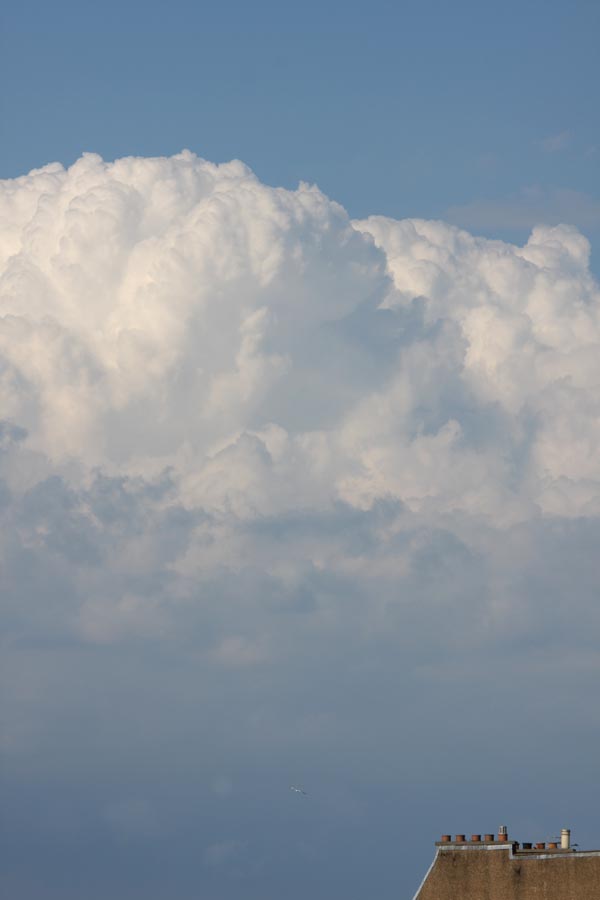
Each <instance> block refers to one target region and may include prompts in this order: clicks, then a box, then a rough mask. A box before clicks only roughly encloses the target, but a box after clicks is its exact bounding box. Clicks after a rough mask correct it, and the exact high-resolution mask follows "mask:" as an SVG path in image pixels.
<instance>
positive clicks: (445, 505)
mask: <svg viewBox="0 0 600 900" xmlns="http://www.w3.org/2000/svg"><path fill="white" fill-rule="evenodd" d="M588 259H589V245H588V242H587V240H586V239H585V237H584V236H583V235H581V234H580V233H579V232H578V231H577V230H576V229H574V228H571V227H569V226H566V225H564V226H557V227H554V228H545V227H544V228H542V227H539V228H536V229H534V231H533V233H532V235H531V238H530V240H529V241H528V243H527V244H526V245H525V246H524V247H515V246H512V245H508V244H505V243H502V242H500V241H489V240H484V239H480V238H477V237H473V236H472V235H470V234H468V233H466V232H464V231H461V230H459V229H457V228H454V227H452V226H450V225H446V224H444V223H441V222H426V221H421V220H405V221H394V220H390V219H384V218H381V217H372V218H370V219H368V220H365V221H361V222H352V221H350V220H349V219H348V217H347V215H346V213H345V211H344V210H343V209H342V208H341V207H340V206H339V205H338V204H336V203H333V202H332V201H330V200H329V199H328V198H327V197H325V196H324V195H323V194H322V193H321V192H320V191H319V190H318V189H316V188H314V187H310V186H306V185H301V186H300V187H299V189H298V190H297V191H294V192H290V191H285V190H282V189H274V188H271V187H268V186H266V185H263V184H261V183H260V182H259V181H258V180H257V179H256V177H255V176H254V175H253V174H252V173H251V172H250V171H249V170H248V169H247V168H246V167H245V166H243V165H242V164H241V163H238V162H233V163H229V164H226V165H221V166H216V165H213V164H211V163H208V162H206V161H204V160H201V159H198V158H197V157H195V156H194V155H193V154H191V153H187V152H184V153H182V154H180V155H178V156H176V157H173V158H172V159H122V160H117V161H116V162H115V163H111V164H107V163H104V162H103V161H102V160H101V159H100V158H99V157H97V156H94V155H86V156H84V157H83V158H82V159H81V160H79V161H78V162H77V163H76V164H75V165H74V166H72V167H71V168H70V169H69V170H64V169H63V168H62V167H61V166H58V165H52V166H48V167H46V168H45V169H42V170H38V171H35V172H32V173H30V174H29V175H27V176H23V177H22V178H19V179H15V180H13V181H7V182H2V183H0V304H1V306H0V316H1V318H0V411H1V415H0V418H1V419H2V425H1V426H0V478H1V481H0V516H1V517H2V531H1V537H0V562H1V566H2V568H1V575H0V579H1V580H0V587H1V597H2V619H3V631H4V635H5V638H4V644H3V667H4V670H5V678H4V679H3V684H4V687H3V697H2V715H3V725H2V736H1V743H2V751H3V756H4V767H3V771H4V773H5V776H6V778H7V782H8V783H9V784H10V785H11V786H10V787H7V789H6V797H7V807H8V810H9V814H8V817H7V819H6V826H5V836H4V840H5V843H7V845H8V846H10V847H11V848H12V850H11V859H12V863H11V866H12V868H11V867H10V866H9V869H10V871H9V876H8V877H9V884H10V886H11V889H12V891H13V894H12V896H14V897H15V898H16V897H23V898H25V897H31V898H34V897H35V898H37V897H40V898H41V897H44V900H46V898H48V897H54V896H56V897H58V896H60V897H61V898H62V900H67V898H71V897H73V898H75V897H77V898H79V897H81V896H85V897H86V898H89V900H93V898H94V897H96V896H97V897H98V898H100V897H102V898H106V897H107V896H115V897H118V898H123V900H126V898H127V900H128V898H134V897H138V896H142V895H143V896H144V897H146V898H152V897H156V898H164V897H165V896H167V895H168V896H169V897H171V898H172V900H179V898H180V900H185V898H188V897H195V896H211V897H215V898H229V897H231V898H233V897H239V896H240V895H242V894H243V896H245V897H255V896H256V897H261V898H263V900H265V898H269V897H276V896H281V895H282V891H283V892H284V893H285V896H286V897H289V898H294V897H301V896H306V895H307V893H308V894H310V895H311V896H314V897H327V898H332V897H337V896H340V897H342V896H343V897H359V896H364V893H365V890H367V889H368V890H367V892H368V893H369V892H370V893H371V894H373V890H374V887H373V886H376V887H377V890H378V893H379V895H380V896H382V897H385V896H392V895H393V896H398V892H400V894H401V895H402V896H410V895H411V890H412V889H415V888H416V886H417V884H418V882H419V880H420V877H421V876H422V874H423V871H424V870H423V865H424V864H425V860H426V859H427V858H428V856H429V852H430V841H431V840H432V839H433V838H434V837H435V835H436V834H437V831H438V830H439V831H441V830H452V828H454V824H453V823H455V822H456V828H455V830H458V831H468V829H469V827H470V826H471V823H472V830H474V831H485V830H493V828H494V827H495V826H496V825H497V824H498V822H496V821H495V819H494V821H492V822H489V820H488V818H486V820H485V822H483V821H482V820H481V817H483V816H486V817H489V816H490V815H494V816H495V817H496V818H497V819H498V821H500V819H509V821H510V822H511V823H513V822H514V823H515V824H516V825H518V824H519V823H522V825H523V827H525V826H526V827H527V828H532V829H533V828H536V829H540V830H543V832H544V833H543V834H542V836H541V837H542V839H543V838H544V837H545V836H546V831H547V830H548V829H550V828H551V829H554V831H556V828H557V827H560V825H561V824H567V825H572V826H573V827H576V826H577V825H579V827H580V828H581V829H582V831H583V834H580V837H582V839H585V833H586V832H585V829H591V823H592V821H593V815H592V801H591V798H590V795H589V789H588V786H589V781H590V780H591V779H593V778H594V777H596V778H597V774H598V773H597V770H596V766H597V763H596V755H597V754H596V752H595V750H594V746H596V745H597V740H598V736H599V728H598V716H597V713H596V712H595V709H596V703H595V699H594V698H595V694H596V690H597V683H598V676H599V673H600V657H599V654H598V649H597V648H598V637H599V630H600V629H599V624H600V623H599V613H598V584H599V583H600V580H599V574H600V573H599V571H598V566H599V563H598V561H597V560H598V558H600V555H599V554H598V540H599V534H600V522H599V513H600V493H599V485H600V454H599V452H598V445H599V441H600V425H599V422H600V419H599V415H598V413H599V408H598V407H599V403H600V401H599V397H600V393H599V391H598V386H599V382H600V353H599V350H600V292H599V288H598V285H597V284H596V282H595V281H594V280H593V278H592V276H591V275H590V272H589V269H588ZM558 757H560V758H561V759H562V760H563V761H564V762H565V765H563V767H562V770H561V774H560V777H558V778H556V777H555V773H554V761H555V760H556V759H557V758H558ZM449 761H451V762H452V764H451V766H450V764H449ZM449 773H451V774H449ZM551 774H552V775H553V778H554V781H553V791H552V792H551V793H550V795H549V793H548V788H547V778H548V777H550V775H551ZM290 783H292V784H293V783H302V784H303V785H304V786H305V787H306V788H307V789H308V790H309V792H310V804H308V803H307V804H306V805H304V806H302V807H299V806H298V805H297V804H295V805H293V806H292V807H290V801H291V800H294V799H297V798H294V797H292V796H291V795H290V793H289V790H288V785H289V784H290ZM26 785H29V786H28V787H26ZM32 785H34V786H35V788H34V787H32ZM392 801H393V802H392ZM396 804H399V805H400V807H401V809H402V813H401V815H400V814H399V811H398V808H397V806H396ZM40 805H41V806H42V807H43V812H41V811H40ZM567 813H568V815H569V816H571V817H572V816H574V815H576V816H577V822H573V821H569V822H566V823H565V822H563V821H562V820H561V821H556V817H557V816H563V815H565V814H567ZM466 815H468V817H469V818H468V821H465V820H464V818H463V817H464V816H466ZM475 816H477V817H479V818H477V820H476V821H473V817H475ZM409 823H410V829H409V830H411V831H412V836H411V837H410V838H409V837H408V834H407V829H408V826H409ZM417 840H418V841H419V842H421V841H422V842H424V845H425V846H424V847H419V848H417V847H416V846H415V844H416V842H417ZM48 842H50V844H49V843H48ZM49 845H50V846H52V847H53V852H52V853H49V852H48V849H47V848H48V846H49ZM26 847H27V848H29V850H28V851H27V852H26V850H25V849H24V848H26ZM75 847H79V848H80V856H81V860H82V862H81V863H77V862H75V863H69V862H68V860H69V859H70V858H71V856H72V852H73V848H75ZM420 853H422V854H423V855H422V856H419V855H418V854H420ZM32 854H33V857H34V858H35V859H36V865H35V866H34V867H33V869H32V866H31V865H30V863H31V859H32ZM415 854H417V855H415ZM349 856H350V857H351V862H350V861H349V859H348V857H349ZM101 859H104V860H107V861H108V863H107V865H105V866H104V865H102V864H101V862H100V860H101ZM84 863H85V865H84ZM70 866H71V868H70ZM84 870H85V871H88V872H90V873H92V874H91V875H90V880H88V881H87V882H86V880H85V871H84ZM111 872H112V875H111ZM290 872H292V873H293V878H292V879H291V880H292V882H293V883H292V884H290V883H289V882H288V880H287V873H290Z"/></svg>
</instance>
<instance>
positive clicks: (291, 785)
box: [290, 784, 308, 797]
mask: <svg viewBox="0 0 600 900" xmlns="http://www.w3.org/2000/svg"><path fill="white" fill-rule="evenodd" d="M290 791H295V792H296V794H303V795H304V796H305V797H308V794H307V793H306V791H303V790H302V788H299V787H296V785H294V784H290Z"/></svg>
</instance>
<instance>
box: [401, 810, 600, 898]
mask: <svg viewBox="0 0 600 900" xmlns="http://www.w3.org/2000/svg"><path fill="white" fill-rule="evenodd" d="M435 846H436V854H435V857H434V860H433V862H432V864H431V866H430V868H429V871H428V872H427V875H426V876H425V878H424V879H423V882H422V884H421V886H420V888H419V890H418V891H417V893H416V894H415V896H414V900H600V850H583V851H582V850H578V849H577V848H575V847H573V846H572V845H571V833H570V831H569V829H567V828H563V829H562V831H561V837H560V841H558V840H557V841H555V842H549V843H545V842H544V843H537V844H533V845H532V844H528V843H524V844H522V845H521V844H519V842H518V841H513V840H509V837H508V831H507V829H506V827H505V826H501V827H500V829H499V832H498V834H497V835H493V834H486V835H484V837H483V840H482V837H481V835H480V834H473V835H471V839H470V840H466V837H465V835H464V834H457V835H455V837H454V840H452V837H451V835H449V834H444V835H442V839H441V841H438V842H437V843H436V845H435Z"/></svg>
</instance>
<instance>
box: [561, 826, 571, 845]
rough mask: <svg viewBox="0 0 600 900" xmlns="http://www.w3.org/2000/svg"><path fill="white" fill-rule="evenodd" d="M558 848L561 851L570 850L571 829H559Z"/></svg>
mask: <svg viewBox="0 0 600 900" xmlns="http://www.w3.org/2000/svg"><path fill="white" fill-rule="evenodd" d="M560 848H561V850H570V849H571V829H570V828H561V829H560Z"/></svg>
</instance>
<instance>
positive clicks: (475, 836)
mask: <svg viewBox="0 0 600 900" xmlns="http://www.w3.org/2000/svg"><path fill="white" fill-rule="evenodd" d="M471 840H472V841H473V843H474V844H479V843H480V841H481V835H480V834H472V835H471Z"/></svg>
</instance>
